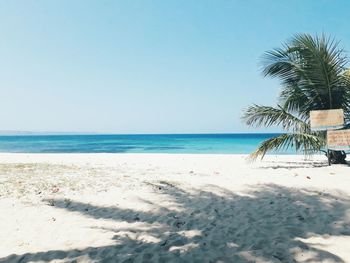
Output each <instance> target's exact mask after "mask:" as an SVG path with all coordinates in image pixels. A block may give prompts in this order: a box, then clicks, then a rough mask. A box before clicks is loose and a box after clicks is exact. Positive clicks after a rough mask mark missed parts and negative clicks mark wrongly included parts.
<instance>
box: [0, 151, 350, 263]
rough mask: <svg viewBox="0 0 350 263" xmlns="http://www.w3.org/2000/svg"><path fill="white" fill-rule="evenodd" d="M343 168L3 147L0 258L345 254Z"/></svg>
mask: <svg viewBox="0 0 350 263" xmlns="http://www.w3.org/2000/svg"><path fill="white" fill-rule="evenodd" d="M348 174H349V166H347V165H334V166H328V165H327V159H326V157H325V156H322V155H317V156H313V157H310V158H308V159H305V158H304V157H303V156H301V155H269V156H266V158H265V159H264V161H263V162H260V161H258V162H255V163H250V162H247V155H240V154H178V153H176V154H163V153H162V154H156V153H147V154H145V153H139V154H134V153H118V154H117V153H115V154H114V153H108V154H102V153H98V154H96V153H93V154H76V153H72V154H57V153H50V154H39V153H36V154H25V153H0V209H1V215H0V222H1V224H2V231H1V232H0V262H18V261H19V260H21V262H31V261H40V260H41V261H54V262H67V261H68V262H70V261H73V260H77V261H78V262H100V261H102V260H110V261H113V260H114V262H133V261H135V262H176V260H180V261H181V260H182V262H196V261H197V262H250V261H253V262H306V261H308V262H321V261H322V262H350V176H349V175H348ZM203 260H204V261H203Z"/></svg>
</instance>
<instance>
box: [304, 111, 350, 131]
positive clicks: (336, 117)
mask: <svg viewBox="0 0 350 263" xmlns="http://www.w3.org/2000/svg"><path fill="white" fill-rule="evenodd" d="M310 125H311V130H314V131H322V130H328V129H340V128H342V127H343V126H344V111H343V110H342V109H335V110H313V111H310Z"/></svg>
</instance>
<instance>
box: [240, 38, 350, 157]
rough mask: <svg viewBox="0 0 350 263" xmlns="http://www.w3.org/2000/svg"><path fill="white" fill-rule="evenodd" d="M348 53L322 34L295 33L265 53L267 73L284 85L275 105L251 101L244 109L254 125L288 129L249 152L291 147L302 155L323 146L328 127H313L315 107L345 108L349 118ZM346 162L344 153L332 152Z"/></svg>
mask: <svg viewBox="0 0 350 263" xmlns="http://www.w3.org/2000/svg"><path fill="white" fill-rule="evenodd" d="M347 62H348V60H347V57H346V56H345V54H344V51H343V49H341V48H339V42H336V41H334V40H333V39H331V38H329V37H326V36H325V35H322V36H315V37H313V36H311V35H308V34H298V35H295V36H294V37H293V38H292V39H291V40H290V41H288V42H287V43H286V44H284V45H283V47H282V48H278V49H274V50H272V51H268V52H266V53H265V55H264V57H263V60H262V64H263V74H264V76H265V77H266V76H270V77H274V78H277V79H279V80H280V82H281V86H282V90H281V92H280V94H279V97H278V103H277V106H275V107H271V106H262V105H256V104H254V105H252V106H250V107H248V108H247V109H246V110H245V111H244V114H243V117H242V118H243V120H244V121H245V122H246V124H247V125H250V126H256V127H259V126H265V127H269V126H275V125H278V126H281V127H282V128H283V130H284V131H286V133H284V134H281V135H278V136H276V137H274V138H271V139H268V140H266V141H264V142H262V143H261V144H260V145H259V147H258V148H257V149H256V150H255V151H254V152H253V153H252V154H251V157H252V158H253V159H256V158H257V157H259V156H260V157H261V158H263V157H264V155H265V154H266V153H267V152H269V151H275V150H283V149H286V148H289V147H293V148H295V149H296V151H302V152H303V153H304V154H313V153H316V152H319V151H324V148H325V144H326V140H325V137H326V136H325V132H313V131H311V129H310V124H309V112H310V111H311V110H326V109H338V108H342V109H343V110H344V113H345V120H346V121H349V120H350V74H349V73H348V71H347V69H346V65H347ZM331 156H333V157H337V156H338V157H339V156H340V157H339V158H338V159H339V160H335V162H336V161H341V159H342V160H343V161H344V160H345V157H344V154H339V152H335V151H333V152H332V153H331Z"/></svg>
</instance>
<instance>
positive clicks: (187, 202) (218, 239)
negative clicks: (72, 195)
mask: <svg viewBox="0 0 350 263" xmlns="http://www.w3.org/2000/svg"><path fill="white" fill-rule="evenodd" d="M150 187H154V189H155V191H158V192H159V194H160V195H163V196H164V198H168V199H171V200H172V201H173V202H174V204H176V206H177V207H178V208H179V207H180V210H175V209H173V207H172V206H169V207H161V206H157V204H153V206H154V207H155V208H154V209H152V210H150V211H147V212H141V211H136V210H131V209H120V208H117V207H99V206H94V205H90V204H87V203H80V202H74V201H72V202H70V203H69V204H67V202H65V200H61V199H56V200H55V207H53V209H65V210H68V211H71V212H75V213H80V214H82V215H84V216H87V217H91V218H95V219H96V220H99V219H110V220H115V221H126V222H129V223H130V224H129V227H128V228H124V229H120V228H119V229H118V228H115V229H105V230H107V231H113V232H114V233H115V234H114V240H115V244H114V245H110V246H102V247H87V248H85V249H80V250H78V249H72V250H67V251H63V250H50V251H43V252H38V253H27V254H23V255H16V254H13V255H9V256H7V257H5V258H1V259H0V262H38V261H51V260H58V261H59V262H79V260H82V259H83V260H84V261H88V262H125V263H127V262H235V263H238V262H323V261H327V262H344V260H343V259H342V258H340V257H339V256H337V255H335V254H332V253H330V252H328V251H327V250H326V249H325V248H322V246H315V245H314V244H309V243H307V242H306V241H305V240H304V241H302V240H300V239H306V238H309V237H312V236H320V235H328V236H350V221H349V219H347V218H346V215H345V214H346V212H347V211H348V210H349V209H350V198H348V197H345V196H343V197H339V196H333V195H330V194H326V193H322V192H317V191H310V190H306V189H305V190H300V189H299V190H298V189H292V188H285V187H280V186H277V185H261V186H260V188H254V189H252V190H251V191H250V192H248V193H247V194H246V195H237V194H235V193H233V192H230V191H228V190H225V189H223V188H218V187H215V186H208V187H207V188H206V189H205V190H203V189H202V190H196V191H192V192H188V191H185V190H183V189H181V188H179V187H176V186H173V185H171V184H164V183H163V184H161V183H160V184H154V185H150ZM145 201H147V200H145ZM186 231H187V232H186ZM128 233H129V234H128ZM184 233H192V235H185V234H184ZM145 235H148V236H152V237H153V239H154V241H153V242H147V241H145V240H144V239H142V238H141V236H145ZM301 255H303V256H301Z"/></svg>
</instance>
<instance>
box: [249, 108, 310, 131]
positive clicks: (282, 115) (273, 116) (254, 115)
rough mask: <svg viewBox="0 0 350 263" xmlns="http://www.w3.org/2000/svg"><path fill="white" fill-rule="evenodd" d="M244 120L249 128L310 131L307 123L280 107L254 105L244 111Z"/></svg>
mask: <svg viewBox="0 0 350 263" xmlns="http://www.w3.org/2000/svg"><path fill="white" fill-rule="evenodd" d="M242 119H243V120H244V121H245V123H246V124H247V125H248V126H255V127H261V126H264V127H270V126H279V125H280V126H282V128H283V129H284V130H286V131H299V132H308V131H310V128H309V125H308V124H307V123H305V122H304V121H303V120H301V119H299V118H298V117H296V116H294V115H292V114H291V113H289V112H287V111H286V110H285V109H283V108H282V107H280V106H278V108H274V107H270V106H261V105H256V104H253V105H252V106H250V107H248V108H247V109H246V110H245V111H244V114H243V117H242Z"/></svg>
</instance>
